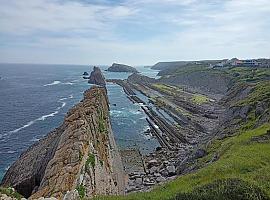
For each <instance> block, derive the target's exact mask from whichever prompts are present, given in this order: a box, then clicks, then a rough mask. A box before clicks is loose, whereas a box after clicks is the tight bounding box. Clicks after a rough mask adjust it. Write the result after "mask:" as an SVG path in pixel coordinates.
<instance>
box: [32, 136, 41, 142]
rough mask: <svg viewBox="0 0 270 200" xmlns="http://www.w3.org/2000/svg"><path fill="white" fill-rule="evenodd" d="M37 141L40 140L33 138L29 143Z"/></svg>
mask: <svg viewBox="0 0 270 200" xmlns="http://www.w3.org/2000/svg"><path fill="white" fill-rule="evenodd" d="M39 140H40V139H38V138H35V137H34V138H32V139H31V140H30V141H31V142H37V141H39Z"/></svg>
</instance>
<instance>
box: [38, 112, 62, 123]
mask: <svg viewBox="0 0 270 200" xmlns="http://www.w3.org/2000/svg"><path fill="white" fill-rule="evenodd" d="M57 113H58V111H54V112H53V113H50V114H48V115H43V116H41V117H40V118H38V119H36V121H44V120H45V119H47V118H48V117H53V116H55V115H56V114H57Z"/></svg>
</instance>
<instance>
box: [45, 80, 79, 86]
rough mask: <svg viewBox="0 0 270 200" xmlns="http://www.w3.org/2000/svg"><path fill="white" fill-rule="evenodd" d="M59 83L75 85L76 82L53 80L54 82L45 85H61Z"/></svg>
mask: <svg viewBox="0 0 270 200" xmlns="http://www.w3.org/2000/svg"><path fill="white" fill-rule="evenodd" d="M59 84H62V85H74V84H75V83H72V82H65V83H63V82H61V81H53V82H52V83H48V84H45V85H44V86H52V85H59Z"/></svg>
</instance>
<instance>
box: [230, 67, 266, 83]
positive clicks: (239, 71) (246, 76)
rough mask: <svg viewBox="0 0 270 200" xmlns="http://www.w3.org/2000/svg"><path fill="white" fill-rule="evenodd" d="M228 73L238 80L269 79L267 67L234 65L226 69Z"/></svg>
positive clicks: (254, 80)
mask: <svg viewBox="0 0 270 200" xmlns="http://www.w3.org/2000/svg"><path fill="white" fill-rule="evenodd" d="M228 73H229V74H230V75H231V76H232V77H234V79H235V80H236V81H238V82H239V81H240V82H259V81H262V80H267V79H269V76H270V69H269V68H254V67H235V68H232V69H230V70H228Z"/></svg>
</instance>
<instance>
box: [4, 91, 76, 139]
mask: <svg viewBox="0 0 270 200" xmlns="http://www.w3.org/2000/svg"><path fill="white" fill-rule="evenodd" d="M68 98H69V99H72V98H73V95H72V94H71V95H69V96H68V97H64V98H61V99H59V100H58V102H59V103H62V105H61V106H58V107H57V108H56V111H54V112H52V113H50V114H47V115H43V116H41V117H39V118H37V119H35V120H32V121H30V122H28V123H27V124H25V125H23V126H22V127H20V128H17V129H15V130H13V131H10V132H9V134H12V133H17V132H19V131H20V130H22V129H25V128H27V127H29V126H31V125H33V124H34V123H35V122H37V121H44V120H46V119H47V118H48V117H54V116H55V115H56V114H58V113H59V110H60V109H61V108H63V107H65V106H66V105H67V103H66V102H64V100H66V99H68ZM7 135H8V134H3V135H0V139H1V138H3V137H4V136H7Z"/></svg>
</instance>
